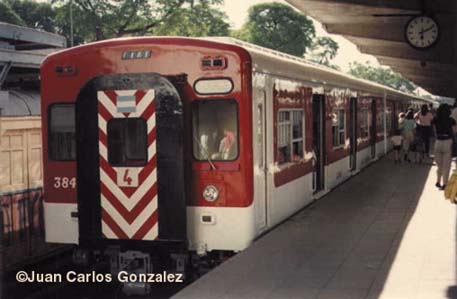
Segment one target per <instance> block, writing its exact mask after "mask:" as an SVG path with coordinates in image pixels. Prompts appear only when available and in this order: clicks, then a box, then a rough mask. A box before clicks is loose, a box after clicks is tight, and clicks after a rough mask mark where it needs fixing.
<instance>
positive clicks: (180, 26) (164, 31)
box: [152, 3, 230, 36]
mask: <svg viewBox="0 0 457 299" xmlns="http://www.w3.org/2000/svg"><path fill="white" fill-rule="evenodd" d="M226 18H227V16H226V15H225V14H224V13H223V12H221V11H219V10H217V9H215V8H212V7H211V6H210V5H208V4H207V3H199V4H194V5H192V6H190V7H185V8H180V9H179V10H178V11H177V12H176V13H174V14H173V15H172V16H171V17H170V18H169V19H167V20H165V21H164V22H162V23H161V24H160V25H159V26H157V28H156V29H154V30H153V31H152V32H153V33H154V35H177V36H227V35H229V27H230V25H229V23H227V22H226Z"/></svg>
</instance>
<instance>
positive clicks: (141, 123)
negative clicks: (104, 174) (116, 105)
mask: <svg viewBox="0 0 457 299" xmlns="http://www.w3.org/2000/svg"><path fill="white" fill-rule="evenodd" d="M147 139H148V134H147V125H146V120H144V119H143V118H114V119H111V120H110V121H109V122H108V162H109V163H110V164H111V165H114V166H143V165H144V164H146V162H147Z"/></svg>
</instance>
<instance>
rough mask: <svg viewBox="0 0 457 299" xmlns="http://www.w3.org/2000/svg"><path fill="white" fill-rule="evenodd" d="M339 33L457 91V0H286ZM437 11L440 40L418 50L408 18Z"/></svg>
mask: <svg viewBox="0 0 457 299" xmlns="http://www.w3.org/2000/svg"><path fill="white" fill-rule="evenodd" d="M286 1H287V2H288V3H289V4H291V5H292V6H293V7H295V8H297V9H298V10H300V11H302V12H303V13H304V14H306V15H308V16H311V17H312V18H314V19H316V20H317V21H319V22H321V23H322V24H323V25H324V28H325V29H326V31H327V32H328V33H332V34H339V35H342V36H344V37H345V38H346V39H348V40H349V41H351V42H352V43H354V44H355V45H356V46H357V47H358V49H359V50H360V51H361V52H362V53H365V54H371V55H374V56H375V57H376V58H377V59H378V61H379V62H380V63H381V64H383V65H388V66H390V67H391V68H392V70H393V71H395V72H398V73H400V74H402V75H403V76H404V77H405V78H407V79H409V80H410V81H412V82H413V83H415V84H416V85H418V86H420V87H422V88H424V89H425V90H427V91H428V92H430V93H432V94H435V95H440V96H445V97H453V98H456V97H457V53H456V50H457V1H455V0H452V1H451V0H286ZM417 15H426V16H431V17H433V18H434V19H435V20H437V22H438V25H439V28H440V37H439V40H438V42H437V43H436V44H435V45H434V46H432V47H431V48H429V49H425V50H424V49H422V50H418V49H415V48H413V47H411V46H410V45H409V44H408V43H407V42H406V39H405V26H406V24H407V22H408V21H409V20H410V19H411V18H412V17H413V16H417Z"/></svg>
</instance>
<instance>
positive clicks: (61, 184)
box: [54, 176, 76, 189]
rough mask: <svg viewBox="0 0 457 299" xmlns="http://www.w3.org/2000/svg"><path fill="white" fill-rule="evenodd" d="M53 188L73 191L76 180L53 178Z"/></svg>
mask: <svg viewBox="0 0 457 299" xmlns="http://www.w3.org/2000/svg"><path fill="white" fill-rule="evenodd" d="M54 188H56V189H68V188H71V189H75V188H76V178H68V177H58V176H56V177H54Z"/></svg>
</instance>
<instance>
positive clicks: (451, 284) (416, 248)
mask: <svg viewBox="0 0 457 299" xmlns="http://www.w3.org/2000/svg"><path fill="white" fill-rule="evenodd" d="M391 159H392V157H387V158H384V159H381V160H380V161H379V162H377V163H375V164H374V165H372V166H370V167H368V168H367V169H365V170H363V171H362V172H361V173H360V174H359V175H357V176H355V177H353V178H352V179H351V180H349V181H348V182H346V183H344V184H343V185H341V186H339V187H338V188H336V189H335V190H334V191H332V192H331V193H329V194H328V195H327V196H325V197H324V198H322V199H321V200H319V201H317V202H316V203H315V204H313V205H312V206H310V207H307V208H306V209H304V210H303V211H301V212H300V213H298V214H296V215H294V216H293V217H292V218H291V219H289V220H288V221H286V222H284V223H283V224H281V225H280V226H278V227H277V228H275V229H274V230H272V231H271V232H269V233H268V234H266V235H264V236H263V237H262V238H260V239H259V240H257V241H256V242H255V243H254V244H253V245H251V246H250V247H249V248H248V249H246V250H245V251H243V252H241V253H239V254H237V255H236V256H235V257H233V258H231V259H230V260H228V261H227V262H225V263H224V264H222V265H221V266H219V267H217V268H216V269H214V270H212V271H211V272H209V273H208V274H206V275H205V276H203V277H202V278H200V279H199V280H197V281H196V282H194V283H193V284H191V285H190V286H188V287H187V288H185V289H183V290H182V291H181V292H180V293H178V294H176V295H175V297H174V298H224V299H230V298H272V299H275V298H278V299H280V298H302V299H308V298H309V299H345V298H347V299H358V298H364V299H375V298H376V299H397V298H398V299H410V298H411V299H422V298H426V299H440V298H448V299H449V298H457V281H456V277H457V276H456V269H457V258H456V242H457V240H456V239H457V234H456V232H457V225H456V220H457V206H455V205H451V204H450V203H449V202H447V201H445V200H444V199H443V194H442V192H440V191H438V190H437V189H436V188H435V187H434V179H435V171H436V169H435V167H431V166H429V165H416V164H409V165H401V166H399V165H394V164H393V163H392V160H391Z"/></svg>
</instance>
